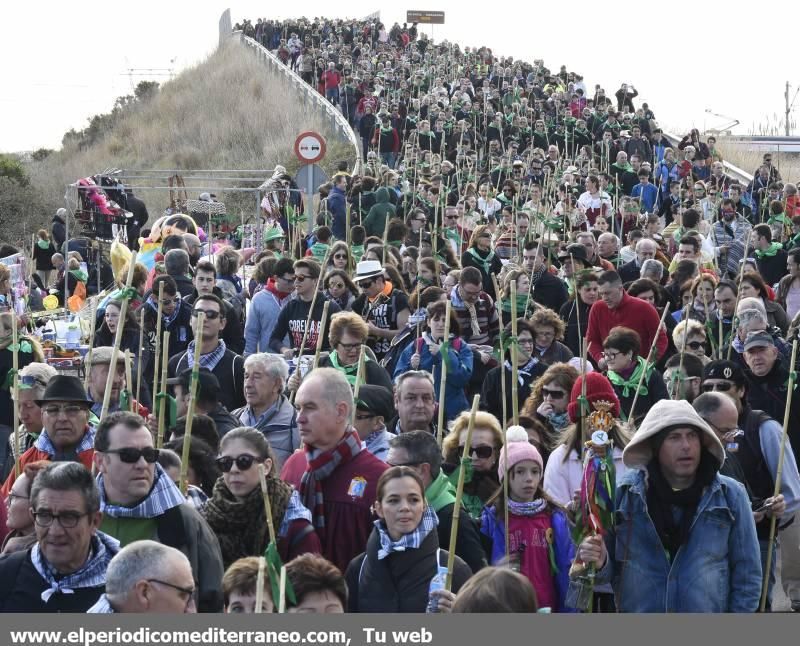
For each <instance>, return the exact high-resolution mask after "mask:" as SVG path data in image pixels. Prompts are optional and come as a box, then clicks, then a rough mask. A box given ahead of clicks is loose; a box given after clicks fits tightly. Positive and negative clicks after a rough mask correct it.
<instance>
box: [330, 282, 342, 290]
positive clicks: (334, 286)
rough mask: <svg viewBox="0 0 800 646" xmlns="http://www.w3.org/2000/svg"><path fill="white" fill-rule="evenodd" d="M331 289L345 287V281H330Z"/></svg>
mask: <svg viewBox="0 0 800 646" xmlns="http://www.w3.org/2000/svg"><path fill="white" fill-rule="evenodd" d="M328 288H329V289H344V283H328Z"/></svg>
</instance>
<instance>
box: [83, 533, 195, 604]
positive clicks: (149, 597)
mask: <svg viewBox="0 0 800 646" xmlns="http://www.w3.org/2000/svg"><path fill="white" fill-rule="evenodd" d="M86 612H87V613H90V614H101V613H102V614H109V613H170V614H184V613H195V612H197V606H196V605H195V585H194V577H193V576H192V566H191V564H190V563H189V559H187V558H186V556H184V554H183V553H182V552H180V551H179V550H176V549H175V548H174V547H168V546H167V545H162V544H161V543H156V542H155V541H151V540H142V541H136V542H135V543H131V544H130V545H127V546H125V547H124V548H122V549H121V550H120V551H119V552H118V553H117V554H116V555H115V556H114V558H112V559H111V562H110V563H109V564H108V570H106V591H105V594H103V595H102V596H101V597H100V598H99V599H98V600H97V603H95V604H94V605H93V606H92V607H91V608H89V610H87V611H86Z"/></svg>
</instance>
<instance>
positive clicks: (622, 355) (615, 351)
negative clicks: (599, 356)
mask: <svg viewBox="0 0 800 646" xmlns="http://www.w3.org/2000/svg"><path fill="white" fill-rule="evenodd" d="M641 345H642V341H641V337H640V336H639V333H638V332H636V331H635V330H631V329H630V328H626V327H622V326H617V327H613V328H611V331H610V332H609V333H608V336H607V337H606V340H605V341H604V342H603V356H604V357H605V360H606V366H607V368H608V380H609V381H610V382H611V384H612V386H613V387H614V392H615V393H617V398H618V399H619V403H620V406H621V408H622V410H621V414H620V415H621V417H620V418H621V419H622V420H623V421H627V420H628V419H631V420H633V422H634V424H637V423H638V421H639V420H640V419H641V418H643V417H644V416H645V415H646V414H647V411H649V410H650V408H651V407H652V406H653V405H654V404H655V403H656V402H658V401H661V400H662V399H669V393H668V392H667V385H666V384H665V383H664V378H663V377H662V376H661V373H660V372H659V371H658V370H655V366H654V364H651V363H648V362H647V361H646V360H645V359H644V358H643V357H641V356H639V350H640V349H641ZM637 391H638V396H637V394H636V393H637ZM634 399H635V400H636V410H631V407H632V406H633V402H634Z"/></svg>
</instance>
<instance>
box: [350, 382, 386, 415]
mask: <svg viewBox="0 0 800 646" xmlns="http://www.w3.org/2000/svg"><path fill="white" fill-rule="evenodd" d="M356 409H357V410H366V411H369V412H370V413H374V414H375V415H379V416H380V417H383V420H384V422H388V421H389V420H390V419H391V418H392V417H394V398H393V397H392V393H391V392H390V391H389V389H388V388H385V387H384V386H373V385H372V384H364V385H363V386H361V387H360V388H359V389H358V399H356Z"/></svg>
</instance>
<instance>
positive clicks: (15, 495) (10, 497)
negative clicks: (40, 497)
mask: <svg viewBox="0 0 800 646" xmlns="http://www.w3.org/2000/svg"><path fill="white" fill-rule="evenodd" d="M14 499H17V500H30V497H29V496H20V495H19V494H18V493H14V492H13V491H11V492H9V494H8V501H9V503H11V502H13V501H14Z"/></svg>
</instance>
